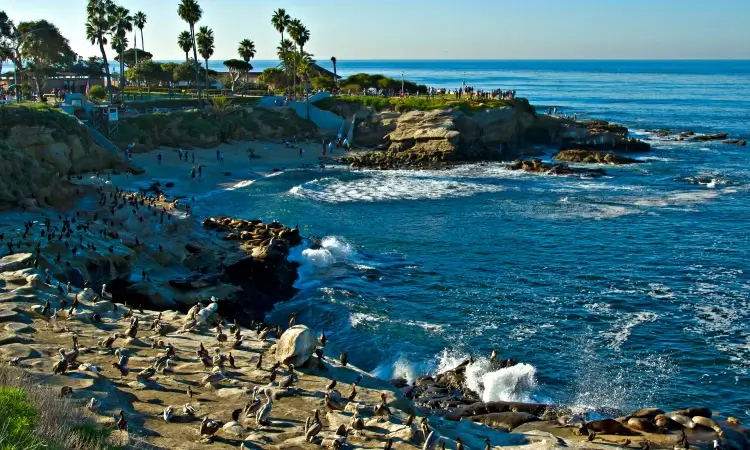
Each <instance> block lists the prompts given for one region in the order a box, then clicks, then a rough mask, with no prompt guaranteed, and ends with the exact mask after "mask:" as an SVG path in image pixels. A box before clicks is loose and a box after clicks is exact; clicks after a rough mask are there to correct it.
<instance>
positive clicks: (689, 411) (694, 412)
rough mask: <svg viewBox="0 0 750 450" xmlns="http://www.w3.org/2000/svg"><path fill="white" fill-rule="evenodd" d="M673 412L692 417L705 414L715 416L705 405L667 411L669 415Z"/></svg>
mask: <svg viewBox="0 0 750 450" xmlns="http://www.w3.org/2000/svg"><path fill="white" fill-rule="evenodd" d="M671 414H679V415H681V416H687V417H690V418H691V419H692V418H693V417H695V416H703V417H711V416H713V413H712V412H711V410H710V409H708V408H704V407H696V408H685V409H680V410H677V411H672V412H671V413H667V415H668V416H669V415H671Z"/></svg>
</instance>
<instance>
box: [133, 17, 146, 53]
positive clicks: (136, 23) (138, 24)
mask: <svg viewBox="0 0 750 450" xmlns="http://www.w3.org/2000/svg"><path fill="white" fill-rule="evenodd" d="M145 26H146V14H144V13H143V11H138V12H137V13H135V15H134V16H133V27H135V28H138V29H139V30H140V31H141V50H143V51H146V49H145V48H144V47H143V27H145ZM135 28H134V29H135ZM133 48H134V49H135V63H136V64H138V33H133Z"/></svg>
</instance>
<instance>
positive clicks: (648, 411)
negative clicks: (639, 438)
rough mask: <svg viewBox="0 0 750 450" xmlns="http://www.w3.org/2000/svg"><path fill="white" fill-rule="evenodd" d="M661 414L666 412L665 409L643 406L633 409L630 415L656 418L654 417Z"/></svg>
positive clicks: (650, 418) (649, 418)
mask: <svg viewBox="0 0 750 450" xmlns="http://www.w3.org/2000/svg"><path fill="white" fill-rule="evenodd" d="M659 414H664V411H662V410H661V409H659V408H642V409H639V410H638V411H633V412H632V413H630V415H629V416H628V417H635V418H642V419H648V420H654V417H656V416H658V415H659Z"/></svg>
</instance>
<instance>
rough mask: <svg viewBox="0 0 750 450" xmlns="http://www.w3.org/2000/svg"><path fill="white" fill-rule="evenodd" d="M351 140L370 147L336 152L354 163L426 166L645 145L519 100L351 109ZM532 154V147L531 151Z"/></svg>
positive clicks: (611, 128) (603, 125) (608, 127)
mask: <svg viewBox="0 0 750 450" xmlns="http://www.w3.org/2000/svg"><path fill="white" fill-rule="evenodd" d="M357 114H358V116H357V117H360V115H361V116H362V117H363V118H362V119H359V120H358V122H357V127H356V131H355V141H356V143H357V144H358V145H360V146H372V147H376V150H375V151H371V152H360V153H355V154H351V155H347V156H344V157H343V158H341V160H342V161H343V162H346V163H348V164H350V165H351V166H352V167H355V168H365V167H367V168H376V169H395V168H413V169H432V168H439V167H445V166H446V165H449V164H451V163H456V162H464V161H499V160H503V159H506V160H507V159H509V158H514V157H517V156H519V155H524V154H527V153H528V152H529V151H530V150H533V149H534V147H536V146H557V147H560V148H563V149H585V150H591V151H621V152H639V151H648V150H649V149H650V145H649V144H648V143H645V142H642V141H639V140H636V139H633V138H630V137H628V130H627V128H625V127H623V126H621V125H616V124H610V123H608V122H605V121H590V122H575V121H572V120H565V119H559V118H556V117H551V116H546V115H537V114H536V113H535V111H534V109H533V107H531V106H530V105H529V104H528V103H527V102H526V101H525V100H517V101H516V102H514V103H513V104H512V105H508V106H503V107H499V108H486V109H480V110H478V111H477V110H474V111H470V110H466V111H464V110H462V109H460V108H456V109H453V108H445V109H435V110H429V111H406V112H401V113H399V112H394V111H390V110H388V111H372V110H370V111H369V112H368V111H367V109H366V108H365V107H360V108H359V109H358V110H357ZM532 154H533V153H532Z"/></svg>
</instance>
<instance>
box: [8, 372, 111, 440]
mask: <svg viewBox="0 0 750 450" xmlns="http://www.w3.org/2000/svg"><path fill="white" fill-rule="evenodd" d="M0 424H2V425H1V426H0V450H26V449H30V448H47V449H55V450H56V449H60V450H62V449H65V448H76V449H81V450H115V449H119V448H121V447H119V446H114V445H111V444H110V443H109V441H110V435H111V434H112V428H109V427H107V428H105V427H101V426H99V425H97V424H96V423H94V422H92V421H91V420H90V419H89V418H87V417H85V416H83V415H82V411H81V410H80V409H78V408H75V407H74V406H73V405H71V404H70V402H69V401H68V400H67V399H64V398H61V397H60V396H59V394H58V393H57V392H55V391H53V390H52V389H49V388H43V387H39V386H37V385H35V384H33V383H32V380H29V379H28V376H27V375H26V374H24V373H23V371H21V370H16V369H11V368H7V367H3V368H2V369H0Z"/></svg>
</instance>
